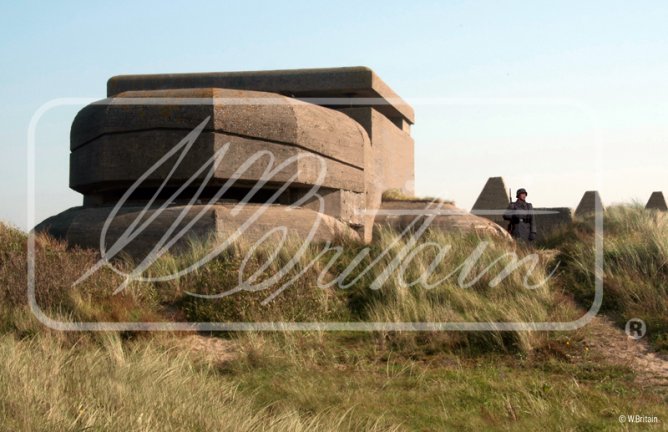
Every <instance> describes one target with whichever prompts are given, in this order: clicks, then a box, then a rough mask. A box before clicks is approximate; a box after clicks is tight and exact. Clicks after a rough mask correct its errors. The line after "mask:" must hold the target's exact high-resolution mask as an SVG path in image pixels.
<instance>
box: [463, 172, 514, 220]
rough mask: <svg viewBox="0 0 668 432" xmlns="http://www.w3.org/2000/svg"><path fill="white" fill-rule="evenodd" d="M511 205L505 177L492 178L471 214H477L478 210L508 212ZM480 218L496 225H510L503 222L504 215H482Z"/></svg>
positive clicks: (486, 184) (483, 189)
mask: <svg viewBox="0 0 668 432" xmlns="http://www.w3.org/2000/svg"><path fill="white" fill-rule="evenodd" d="M509 203H510V197H509V196H508V188H506V184H505V182H504V181H503V177H490V178H489V179H487V183H485V187H483V188H482V191H481V192H480V195H478V199H477V200H476V202H475V204H473V208H472V209H471V213H473V214H476V210H483V211H488V210H506V209H507V208H508V204H509ZM480 216H482V217H484V218H486V219H489V220H491V221H494V222H495V223H497V224H499V225H501V226H503V227H505V226H506V225H508V223H507V222H505V221H504V220H503V215H502V214H498V215H490V214H482V213H481V214H480Z"/></svg>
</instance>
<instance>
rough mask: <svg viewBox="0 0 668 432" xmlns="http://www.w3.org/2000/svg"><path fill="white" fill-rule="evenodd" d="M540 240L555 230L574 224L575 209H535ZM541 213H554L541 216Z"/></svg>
mask: <svg viewBox="0 0 668 432" xmlns="http://www.w3.org/2000/svg"><path fill="white" fill-rule="evenodd" d="M534 211H536V212H537V213H538V214H535V215H534V218H535V223H536V230H537V235H538V240H542V239H544V238H545V237H547V236H548V235H550V233H552V232H553V231H554V230H556V229H558V228H560V227H562V226H567V225H569V224H571V223H573V209H571V208H569V207H534ZM539 212H554V213H550V214H540V213H539Z"/></svg>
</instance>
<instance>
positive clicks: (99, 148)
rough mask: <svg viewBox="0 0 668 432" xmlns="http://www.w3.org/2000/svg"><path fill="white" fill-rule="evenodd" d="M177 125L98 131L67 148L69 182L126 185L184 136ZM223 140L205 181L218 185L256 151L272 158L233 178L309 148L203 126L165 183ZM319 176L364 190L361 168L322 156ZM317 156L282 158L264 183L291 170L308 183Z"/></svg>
mask: <svg viewBox="0 0 668 432" xmlns="http://www.w3.org/2000/svg"><path fill="white" fill-rule="evenodd" d="M185 134H186V133H185V132H183V131H172V130H149V131H144V132H131V133H116V134H111V135H103V136H101V137H99V138H96V139H94V140H93V141H91V142H89V143H87V144H86V145H85V146H82V147H79V148H77V149H76V150H75V151H74V152H72V153H71V154H70V187H71V188H72V189H74V190H76V191H78V192H81V193H84V194H88V193H100V192H105V191H115V190H126V189H127V188H129V187H130V186H131V185H132V184H133V183H134V182H135V181H136V180H137V179H139V178H140V177H141V176H142V175H143V174H144V173H146V172H147V171H148V169H149V168H151V167H152V166H153V165H154V164H155V163H156V162H157V161H159V160H160V159H161V158H162V157H163V156H164V155H165V154H167V153H168V152H169V151H170V150H171V149H172V147H174V145H176V144H177V143H178V142H179V141H181V140H182V139H183V137H184V136H185ZM227 143H229V148H228V151H227V153H225V155H224V158H223V161H222V162H221V163H220V164H219V165H218V167H217V168H216V169H215V171H214V174H213V176H212V179H211V181H210V182H209V184H210V185H212V186H213V185H222V184H223V183H224V182H225V180H227V179H229V178H231V177H232V176H233V174H235V172H237V170H238V169H239V167H240V166H241V165H242V164H243V163H245V162H246V161H247V160H248V159H249V158H251V157H253V156H254V155H255V154H256V153H257V152H260V151H270V152H271V154H272V155H273V157H274V158H275V159H274V161H273V162H272V161H271V159H270V158H269V157H268V156H263V157H261V158H258V160H257V162H255V163H253V164H252V165H251V166H250V167H249V169H247V170H246V171H244V172H242V173H240V175H239V177H238V178H239V179H240V180H242V181H248V182H253V183H255V182H256V181H257V179H259V178H260V177H261V176H262V174H263V173H264V172H265V170H267V171H270V170H271V169H272V167H276V166H278V165H280V164H281V163H282V162H284V161H286V160H288V159H289V158H291V157H296V156H297V155H299V154H301V155H303V156H308V154H309V152H307V151H305V150H303V149H301V148H300V147H296V146H292V145H287V144H279V143H275V142H270V141H263V140H259V139H252V138H242V137H239V136H234V135H228V134H224V133H217V132H204V133H202V134H201V135H200V136H199V138H198V139H197V140H196V141H195V143H194V145H193V146H192V148H191V149H190V151H189V152H188V153H187V154H186V155H185V156H184V158H183V160H182V162H181V163H180V164H179V166H178V167H177V168H176V169H175V171H174V172H173V174H172V176H171V178H170V180H169V181H168V183H167V184H168V185H169V186H172V187H176V186H180V185H181V184H183V183H185V182H186V181H187V180H188V179H189V178H190V177H191V176H192V175H194V174H195V172H197V171H198V170H199V169H200V168H201V167H202V166H203V165H204V164H205V163H206V162H207V160H209V159H210V158H212V157H213V156H214V154H215V153H216V151H218V150H219V149H220V148H222V147H223V146H224V145H226V144H227ZM358 144H359V145H360V149H359V152H360V153H362V152H363V146H364V143H363V141H361V140H360V141H358ZM178 156H179V155H178V154H177V155H175V156H173V157H172V158H171V159H170V160H169V161H168V162H166V163H165V164H163V165H161V166H160V167H159V168H158V169H156V170H155V171H154V172H153V173H151V174H150V175H149V176H148V178H147V179H146V181H144V182H143V187H145V188H146V187H154V188H157V187H158V186H159V185H160V184H161V183H162V181H163V180H164V179H165V178H166V177H167V176H168V174H169V172H170V171H171V170H172V169H173V167H174V163H175V162H176V160H177V158H178ZM323 160H324V161H325V167H326V172H325V177H324V181H323V182H322V184H321V186H323V187H327V188H336V189H346V190H352V191H355V192H363V191H364V187H365V186H364V170H363V169H361V168H357V167H354V166H351V165H349V164H344V163H341V162H338V161H335V160H332V159H329V158H325V157H324V156H323ZM320 167H321V166H320V162H319V160H318V159H316V158H314V157H304V158H302V159H300V160H298V161H295V162H294V163H291V164H288V165H287V166H286V167H284V168H283V169H281V170H280V171H278V172H277V173H276V175H274V176H273V177H272V179H271V181H270V182H269V184H270V185H278V186H280V185H282V184H284V183H286V182H287V181H289V180H290V179H291V178H292V177H293V176H294V178H295V180H294V182H295V184H296V185H313V184H315V183H316V180H317V179H318V176H319V175H320V171H321V170H320ZM207 171H208V170H206V171H205V172H203V173H202V174H200V175H198V176H197V180H195V181H194V182H193V183H192V186H198V185H199V184H201V182H202V180H203V179H204V178H205V177H206V175H207Z"/></svg>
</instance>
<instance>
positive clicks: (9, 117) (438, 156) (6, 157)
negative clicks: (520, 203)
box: [0, 1, 668, 228]
mask: <svg viewBox="0 0 668 432" xmlns="http://www.w3.org/2000/svg"><path fill="white" fill-rule="evenodd" d="M666 23H668V3H665V2H659V1H657V2H633V3H631V2H613V1H600V2H529V1H522V2H491V1H490V2H482V1H471V2H458V1H452V2H446V1H443V2H435V1H432V2H426V1H415V2H406V1H401V2H390V1H382V2H381V1H378V2H362V1H357V2H333V1H332V2H318V1H293V2H287V1H285V2H277V1H267V2H252V1H243V2H241V1H240V2H225V1H219V2H193V1H190V2H157V1H156V2H139V1H133V2H122V1H115V2H106V3H102V2H23V3H18V2H16V3H9V2H5V3H3V4H2V6H0V32H1V34H2V37H1V38H0V55H1V58H2V59H3V61H2V67H1V68H0V95H1V96H2V102H3V103H2V105H1V106H0V126H1V127H0V146H2V157H1V158H0V181H1V182H2V183H1V184H2V185H3V187H2V189H0V202H1V203H2V204H1V205H0V220H2V221H9V222H11V223H13V224H15V225H17V226H19V227H21V228H26V227H27V223H26V220H25V218H26V211H25V207H26V190H25V187H26V180H25V179H26V156H25V153H26V138H27V129H28V123H29V121H30V118H31V116H32V115H33V113H34V112H35V111H36V110H37V109H38V108H39V107H40V106H41V105H42V104H44V103H46V102H48V101H50V100H52V99H54V98H61V97H92V98H103V97H104V96H105V87H106V80H107V79H108V78H109V77H110V76H112V75H117V74H125V73H161V72H162V73H164V72H206V71H234V70H259V69H282V68H301V67H334V66H357V65H365V66H369V67H371V68H373V69H374V70H375V71H376V72H377V73H378V75H379V76H380V77H381V78H382V79H383V80H384V81H385V82H386V83H388V84H389V85H390V86H391V87H392V88H393V89H394V90H395V91H396V92H397V93H398V94H399V95H401V96H402V97H404V98H405V99H407V100H409V101H412V102H414V106H415V110H416V124H415V125H414V128H413V136H414V138H415V154H416V158H415V160H416V167H415V168H416V189H417V193H418V194H420V195H437V196H442V197H444V198H451V199H454V200H455V201H456V202H457V204H458V205H460V206H461V207H464V208H470V206H471V205H472V204H473V202H474V200H475V198H476V197H477V195H478V193H479V192H480V189H481V188H482V186H483V185H484V183H485V181H486V179H487V177H489V176H498V175H501V176H503V177H504V178H505V179H506V181H507V183H508V185H509V186H512V187H513V188H518V187H525V188H527V189H528V190H529V200H530V201H532V202H533V203H534V205H537V206H571V207H574V206H576V205H577V203H578V201H579V199H580V197H581V195H582V193H583V192H584V191H585V190H587V189H593V188H595V187H596V186H597V184H596V179H597V177H596V173H595V170H596V166H597V165H596V161H595V159H596V143H597V142H599V143H600V145H601V148H602V150H603V156H604V157H603V158H602V160H600V161H599V162H600V164H599V166H600V168H601V175H600V180H601V182H600V184H599V185H598V187H599V189H600V191H601V195H602V197H603V201H604V203H606V204H609V203H612V202H619V201H629V200H631V199H638V200H641V201H643V202H644V201H646V200H647V199H648V197H649V195H650V193H651V192H652V191H654V190H663V191H664V193H666V194H668V175H666V174H667V168H666V167H667V166H668V118H667V117H668V24H666ZM434 98H435V99H437V100H434ZM508 99H512V101H513V103H512V104H508V103H506V102H508ZM526 99H532V100H534V102H535V100H537V99H539V100H541V101H542V103H541V104H528V105H527V104H526V103H525V102H526ZM569 101H570V102H569ZM437 102H438V103H437ZM441 102H447V104H445V105H444V104H442V103H441ZM565 102H568V103H566V104H564V103H565ZM571 102H573V104H570V103H571ZM569 104H570V105H569ZM582 107H586V109H585V110H582V109H581V108H582ZM75 113H76V108H75V107H71V108H69V109H67V110H64V109H61V110H57V111H54V112H51V113H49V115H47V116H46V117H44V121H43V122H42V123H40V126H39V128H38V133H37V173H38V176H37V183H36V185H37V197H36V198H37V215H36V217H37V220H38V221H39V220H41V219H43V218H45V217H47V216H50V215H52V214H55V213H57V212H59V211H61V210H64V209H65V208H67V207H70V206H73V205H78V204H80V202H81V196H80V195H78V194H76V193H74V192H72V191H69V190H68V187H67V178H68V177H67V176H68V140H69V125H70V122H71V120H72V117H73V115H74V114H75Z"/></svg>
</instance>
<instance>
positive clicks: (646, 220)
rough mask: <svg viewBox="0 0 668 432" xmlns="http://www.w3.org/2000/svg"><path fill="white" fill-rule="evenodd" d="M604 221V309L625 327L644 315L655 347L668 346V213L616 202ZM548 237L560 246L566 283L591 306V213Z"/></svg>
mask: <svg viewBox="0 0 668 432" xmlns="http://www.w3.org/2000/svg"><path fill="white" fill-rule="evenodd" d="M603 226H604V231H603V232H604V234H603V261H604V264H603V269H604V279H603V293H604V294H603V304H602V307H601V311H602V312H603V313H605V314H606V315H608V316H609V317H611V318H612V319H613V320H614V321H615V322H616V323H617V324H618V325H619V326H621V327H623V326H624V325H625V323H626V322H627V321H628V320H629V319H631V318H640V319H642V320H644V321H645V323H646V324H647V337H648V339H649V341H650V342H651V343H652V345H653V346H654V348H656V349H658V350H662V351H668V213H665V212H657V211H653V210H646V209H644V208H643V207H642V206H641V205H640V204H638V203H635V204H633V205H617V206H611V207H609V208H607V209H606V212H605V215H604V218H603ZM546 243H547V244H548V245H549V246H550V247H554V248H557V249H559V250H561V256H560V259H562V261H563V262H564V264H565V266H564V267H565V270H566V271H565V272H564V273H563V276H562V278H561V282H562V284H563V286H564V289H565V290H566V291H568V292H570V293H572V294H573V295H574V297H575V298H576V299H577V300H578V301H579V302H580V304H581V305H583V306H584V307H589V305H591V304H592V301H593V296H594V274H593V269H594V256H595V250H594V232H593V220H592V217H591V216H590V217H587V218H585V219H580V220H578V221H576V223H575V224H574V225H573V226H572V227H567V228H565V229H563V230H561V231H560V232H558V233H555V234H554V235H553V236H552V237H551V238H549V239H547V240H546Z"/></svg>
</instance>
